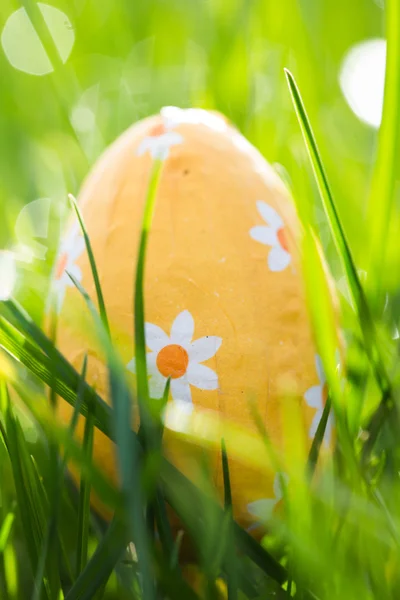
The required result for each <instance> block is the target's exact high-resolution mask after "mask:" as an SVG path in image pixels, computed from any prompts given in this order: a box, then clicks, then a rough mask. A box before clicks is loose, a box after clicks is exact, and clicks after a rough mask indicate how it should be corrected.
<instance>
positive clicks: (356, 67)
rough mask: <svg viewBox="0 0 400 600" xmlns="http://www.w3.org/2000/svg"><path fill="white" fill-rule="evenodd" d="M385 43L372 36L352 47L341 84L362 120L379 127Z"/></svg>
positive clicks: (343, 67)
mask: <svg viewBox="0 0 400 600" xmlns="http://www.w3.org/2000/svg"><path fill="white" fill-rule="evenodd" d="M385 65H386V42H385V40H383V39H371V40H368V41H365V42H362V43H360V44H357V45H356V46H353V47H352V48H351V49H350V51H349V52H348V54H347V55H346V57H345V59H344V61H343V63H342V68H341V71H340V86H341V88H342V92H343V94H344V97H345V98H346V100H347V103H348V104H349V106H350V108H351V109H352V111H353V112H354V113H355V114H356V115H357V117H358V118H359V119H361V120H362V121H364V122H365V123H367V124H368V125H371V126H372V127H376V128H378V127H379V125H380V123H381V118H382V107H383V94H384V85H385Z"/></svg>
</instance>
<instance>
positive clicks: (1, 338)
mask: <svg viewBox="0 0 400 600" xmlns="http://www.w3.org/2000/svg"><path fill="white" fill-rule="evenodd" d="M20 326H21V329H22V331H25V326H24V323H23V322H21V324H20ZM33 326H34V327H36V326H35V325H34V324H33ZM0 345H2V346H3V347H4V348H5V349H6V350H7V351H8V352H9V353H10V354H11V355H12V356H14V357H16V358H17V360H19V361H20V362H21V363H22V364H24V365H25V366H26V367H27V368H28V370H29V371H30V372H31V373H33V374H34V375H36V376H37V377H38V378H39V379H40V380H41V381H43V382H44V383H45V384H47V385H51V384H52V382H53V379H54V378H53V377H52V376H51V369H54V368H57V361H54V364H53V361H51V360H49V358H48V357H47V356H45V355H44V354H42V353H41V352H38V351H37V349H36V346H34V345H33V344H32V343H31V342H29V340H28V339H27V338H26V337H25V336H24V335H23V334H22V333H21V331H19V330H17V329H15V327H13V326H11V324H10V323H9V322H8V321H6V320H5V319H4V318H3V319H0ZM64 360H65V359H64ZM65 367H66V368H65V369H63V371H62V373H61V374H59V376H58V377H57V380H56V382H55V383H54V385H55V386H56V391H57V394H59V395H60V396H61V397H62V398H64V399H65V400H66V401H67V402H69V403H70V404H72V406H75V403H76V391H77V390H78V388H79V386H80V384H81V377H80V375H79V374H78V373H77V372H76V371H75V369H74V368H73V367H72V366H71V365H69V363H68V362H66V365H65ZM18 393H20V391H19V392H18ZM92 397H96V403H97V404H96V427H98V428H99V429H100V430H101V431H102V432H103V433H105V435H106V436H107V437H109V438H110V439H111V440H113V441H115V435H114V431H113V429H112V427H111V426H110V424H111V423H112V419H113V416H112V409H111V408H110V407H109V406H108V405H107V404H106V403H105V402H104V401H103V400H102V399H101V398H100V397H99V396H98V395H97V394H96V393H95V392H94V390H93V389H92V388H91V387H90V386H89V385H88V384H85V385H84V398H85V404H84V403H82V410H81V412H82V414H84V415H85V414H87V403H86V401H87V400H88V399H90V398H92ZM27 400H28V399H27ZM26 403H27V405H28V407H29V408H30V409H31V408H34V406H36V405H34V406H32V407H31V404H32V403H30V402H29V401H28V402H26ZM99 409H101V412H100V411H99ZM99 412H100V414H99ZM38 416H39V417H40V415H38ZM47 418H48V416H47V417H46V421H45V422H44V423H43V425H44V426H45V425H46V423H47V422H48V421H47ZM40 420H41V421H43V419H39V422H40ZM55 425H56V424H55V423H51V424H50V423H49V427H50V428H49V429H48V431H49V433H51V434H54V435H57V436H59V437H60V440H61V436H63V439H62V440H61V443H62V444H64V445H65V446H67V451H68V453H69V455H70V456H71V458H72V459H73V460H76V461H78V462H79V461H81V460H82V456H81V453H80V452H78V448H77V447H75V445H74V444H73V443H72V440H71V439H70V436H69V435H68V437H67V436H66V434H65V432H64V430H63V428H57V427H56V426H55ZM131 435H132V436H133V437H134V438H136V434H135V433H134V432H133V431H131ZM85 468H88V465H85ZM88 472H89V471H88ZM93 475H94V473H93ZM93 475H91V480H92V483H93V481H94V479H93ZM175 476H176V477H178V481H175ZM161 481H162V487H163V490H164V491H165V493H166V496H167V500H168V502H169V503H170V504H171V506H172V508H173V509H174V510H175V511H176V512H177V514H178V515H179V516H180V517H181V518H183V521H185V518H184V511H182V510H181V499H182V496H183V495H184V496H186V493H188V494H189V495H190V497H191V502H192V505H193V506H196V502H197V501H196V498H197V497H198V496H200V495H201V494H202V493H201V491H200V490H198V489H197V488H195V487H194V486H193V485H192V484H191V482H190V481H189V480H188V479H187V478H186V477H185V476H184V475H182V474H181V473H180V472H179V471H178V470H177V469H176V468H175V467H173V465H172V464H171V463H169V462H168V461H167V460H165V459H163V460H162V466H161ZM98 483H99V486H98V489H99V493H100V490H101V488H103V489H104V483H101V482H100V481H99V482H98ZM100 483H101V485H100ZM105 491H106V490H105V489H104V492H105ZM110 491H111V490H110ZM192 496H193V497H192ZM110 504H111V505H114V506H115V505H117V502H116V498H115V500H113V501H112V502H111V496H110ZM221 518H222V517H221ZM234 529H235V532H236V533H235V540H236V543H237V545H238V549H239V550H240V551H241V552H243V553H244V554H246V555H247V556H248V557H249V558H250V560H252V561H253V562H255V563H256V564H257V565H258V566H259V568H260V569H261V570H262V571H264V572H265V573H266V574H267V575H269V576H270V577H271V578H272V579H274V580H276V581H278V582H280V583H282V582H283V581H284V580H285V575H284V573H285V569H284V568H283V567H282V566H281V565H279V563H277V562H276V561H275V560H274V559H273V557H272V556H271V555H270V554H269V553H268V552H267V551H266V550H265V549H264V548H262V547H261V546H260V545H259V544H257V542H255V541H254V540H253V539H252V538H251V537H250V536H249V535H248V534H247V533H246V532H245V531H244V530H241V528H240V527H239V526H238V525H237V524H236V523H235V524H234ZM91 568H93V567H91ZM85 572H86V569H85ZM82 575H83V574H82Z"/></svg>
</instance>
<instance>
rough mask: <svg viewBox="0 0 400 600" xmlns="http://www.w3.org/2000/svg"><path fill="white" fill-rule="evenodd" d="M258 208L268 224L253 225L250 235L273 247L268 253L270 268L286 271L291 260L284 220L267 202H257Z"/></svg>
mask: <svg viewBox="0 0 400 600" xmlns="http://www.w3.org/2000/svg"><path fill="white" fill-rule="evenodd" d="M257 209H258V212H259V213H260V215H261V216H262V218H263V219H264V220H265V221H266V223H267V225H257V226H256V227H252V229H250V236H251V237H252V238H253V240H256V241H257V242H260V243H261V244H265V245H266V246H271V247H272V248H271V250H270V252H269V254H268V266H269V268H270V270H271V271H284V269H286V267H287V266H288V265H289V264H290V262H291V256H290V253H289V247H288V243H287V238H286V231H285V225H284V222H283V220H282V218H281V217H280V216H279V215H278V213H277V212H276V210H275V209H274V208H272V206H270V205H269V204H267V203H266V202H261V201H259V202H257Z"/></svg>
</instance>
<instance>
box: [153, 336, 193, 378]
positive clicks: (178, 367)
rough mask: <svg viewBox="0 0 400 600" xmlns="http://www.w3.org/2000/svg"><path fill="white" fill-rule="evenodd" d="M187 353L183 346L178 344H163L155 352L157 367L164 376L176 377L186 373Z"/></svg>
mask: <svg viewBox="0 0 400 600" xmlns="http://www.w3.org/2000/svg"><path fill="white" fill-rule="evenodd" d="M188 364H189V355H188V353H187V352H186V350H185V348H182V346H179V345H178V344H170V345H169V346H164V348H162V349H161V350H160V352H159V353H158V354H157V368H158V370H159V371H160V373H161V375H164V377H171V379H178V377H182V375H184V374H185V373H186V369H187V366H188Z"/></svg>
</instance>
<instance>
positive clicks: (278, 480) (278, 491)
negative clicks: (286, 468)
mask: <svg viewBox="0 0 400 600" xmlns="http://www.w3.org/2000/svg"><path fill="white" fill-rule="evenodd" d="M282 479H283V482H284V485H287V483H288V481H289V476H288V475H287V474H286V473H277V474H276V475H275V478H274V486H273V490H274V494H275V498H276V499H277V500H281V499H282V498H283V490H282Z"/></svg>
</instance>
